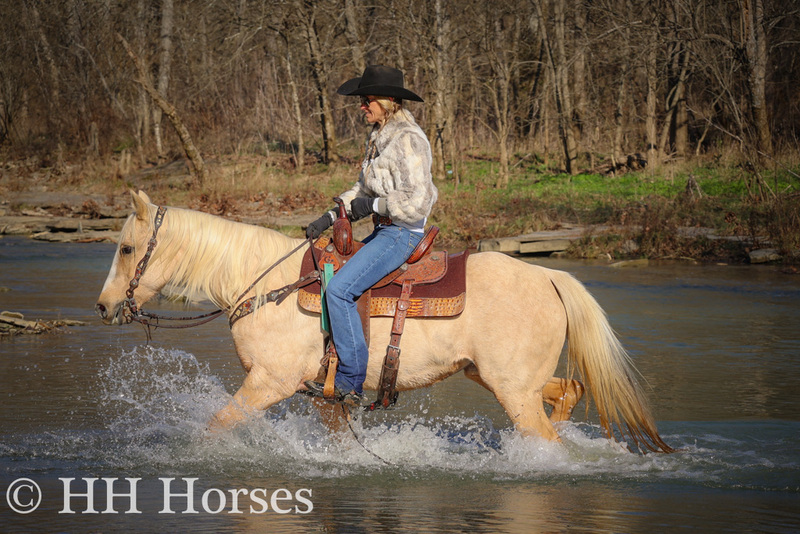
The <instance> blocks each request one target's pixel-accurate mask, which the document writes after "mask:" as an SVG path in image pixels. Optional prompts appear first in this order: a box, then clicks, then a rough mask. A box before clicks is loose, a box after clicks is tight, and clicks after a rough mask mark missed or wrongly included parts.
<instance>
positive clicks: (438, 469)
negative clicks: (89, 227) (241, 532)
mask: <svg viewBox="0 0 800 534" xmlns="http://www.w3.org/2000/svg"><path fill="white" fill-rule="evenodd" d="M97 378H98V384H99V385H98V386H97V388H96V389H97V390H98V391H97V395H98V397H99V398H100V405H101V408H100V410H99V412H100V413H99V415H100V418H101V419H102V428H101V429H99V430H89V431H85V430H84V431H80V430H66V431H64V432H58V433H55V432H48V433H46V434H44V435H31V436H28V438H27V439H25V440H24V442H23V443H22V444H19V445H17V446H16V447H14V449H15V450H14V451H13V452H12V451H11V450H8V449H6V450H4V451H3V452H4V454H9V453H10V454H12V455H16V454H22V455H23V456H28V457H29V458H30V457H35V458H38V459H39V460H40V461H41V460H43V459H45V458H48V457H50V458H51V459H52V460H53V461H55V459H58V460H59V461H62V462H63V461H65V460H66V461H71V462H76V463H78V464H83V465H93V466H97V465H98V464H99V465H104V466H106V467H107V468H113V469H117V470H120V471H124V472H131V471H135V472H136V473H140V474H145V475H146V474H155V473H158V474H159V475H161V474H163V473H165V472H174V473H192V472H208V471H211V472H215V473H218V474H227V475H248V474H250V473H254V472H258V473H270V474H272V475H274V476H285V477H288V476H297V475H299V474H302V475H303V476H304V477H311V478H315V477H319V478H344V477H351V476H377V477H385V476H390V477H398V476H399V477H401V478H404V479H430V478H432V477H433V478H435V477H456V478H458V479H476V480H479V479H488V480H498V481H500V480H521V481H524V480H537V481H540V482H542V481H546V480H564V479H569V480H577V479H586V478H597V477H600V478H601V479H608V480H620V479H622V480H629V481H636V480H639V479H642V480H645V479H647V480H652V479H653V478H654V477H656V478H658V479H661V480H663V481H687V480H688V481H693V482H699V483H702V484H705V485H710V486H712V487H750V488H756V489H758V488H760V489H789V490H790V491H797V489H798V488H797V484H796V480H797V478H795V479H794V480H795V482H794V484H793V483H792V482H791V481H790V480H791V478H792V477H793V476H795V477H796V474H797V472H798V466H797V463H796V461H795V459H796V458H797V457H798V455H797V445H796V444H792V443H788V440H787V443H786V446H787V449H786V450H784V451H783V452H776V453H775V454H774V455H773V456H772V457H770V458H765V457H764V455H763V451H761V450H758V449H757V448H754V446H753V445H754V444H753V443H748V442H747V441H746V440H744V439H742V438H739V437H736V434H735V433H734V435H733V436H731V435H729V432H730V430H731V428H730V426H729V425H723V426H721V427H719V428H716V429H712V432H709V429H708V425H696V426H695V427H693V428H690V429H688V430H687V429H686V428H684V429H679V430H678V432H677V433H674V434H666V435H665V438H666V439H667V440H668V442H670V443H674V444H676V445H677V446H678V447H679V448H680V449H681V450H680V451H679V452H678V453H676V454H673V455H663V454H648V455H638V454H631V453H630V452H629V451H628V450H627V449H626V448H625V446H624V444H618V443H616V442H614V441H612V440H609V439H607V438H605V437H604V436H603V435H602V431H601V430H600V428H599V427H598V426H597V425H593V424H589V423H575V422H566V423H561V424H560V425H559V429H558V430H559V434H560V436H561V438H562V440H563V442H562V443H561V444H559V443H550V442H546V441H543V440H539V439H532V438H525V437H522V436H520V435H519V434H518V433H516V432H515V431H513V429H511V428H510V427H507V428H498V427H497V426H496V424H495V423H493V421H492V420H491V419H490V418H488V417H485V416H481V415H477V414H476V415H472V416H468V415H463V414H456V415H444V416H439V417H429V416H427V415H426V412H428V411H429V408H430V407H431V403H433V402H434V400H433V399H431V395H430V393H429V392H426V391H421V392H414V393H408V394H404V398H403V399H401V402H404V403H408V404H409V405H411V406H412V408H411V409H410V410H407V411H406V413H405V414H403V413H391V412H386V413H381V414H375V413H370V412H362V413H354V417H353V431H354V432H355V433H356V434H357V436H358V438H359V440H360V441H361V442H362V443H363V444H364V446H365V447H366V448H367V449H368V450H369V451H371V452H372V453H374V454H376V455H378V456H379V457H380V458H383V459H384V460H386V462H388V464H389V465H386V464H384V463H382V462H381V461H379V460H377V459H376V458H375V457H374V456H372V455H371V454H369V453H368V452H367V451H365V450H364V449H363V448H362V447H361V446H360V445H359V444H358V443H357V442H356V440H355V439H353V436H352V435H351V434H349V431H347V432H344V433H340V434H331V433H329V432H328V430H327V429H326V427H325V426H324V425H323V424H322V422H321V420H320V418H319V416H318V414H317V413H316V410H315V409H314V407H313V405H312V403H310V402H308V400H307V398H306V397H303V396H300V395H297V396H295V397H293V398H291V399H287V400H286V401H283V402H282V403H280V404H278V405H277V406H274V407H273V408H271V409H270V410H268V411H267V412H266V413H265V414H264V416H263V417H257V418H254V419H252V420H250V421H248V422H247V423H246V424H243V425H240V426H239V427H237V428H235V429H234V430H232V431H230V432H224V433H221V434H219V435H210V434H209V433H208V432H207V430H206V423H207V421H208V420H209V419H210V418H211V417H212V415H213V414H214V413H215V412H216V411H217V410H219V409H220V408H222V407H223V406H225V404H226V403H227V402H228V401H229V400H230V397H231V396H230V394H229V393H228V392H227V391H226V389H225V387H224V384H223V381H222V380H221V379H220V378H219V377H217V376H215V375H214V374H213V373H212V372H211V371H210V370H209V367H208V366H207V365H205V364H203V363H200V362H198V360H197V358H195V356H194V355H192V354H190V353H187V352H184V351H181V350H176V349H164V348H158V347H134V348H133V349H131V350H128V351H123V352H122V353H121V354H120V355H119V356H117V357H115V358H113V359H111V360H109V362H108V363H107V365H105V366H104V367H103V368H101V369H100V371H99V372H98V377H97ZM775 425H777V426H776V428H775V429H774V430H775V432H777V433H779V434H781V433H783V432H784V429H782V428H781V425H780V424H778V423H775ZM669 426H670V425H667V427H669ZM718 426H719V425H718ZM18 447H19V448H21V450H19V449H17V448H18ZM25 449H27V450H25ZM46 465H49V464H48V462H46V461H45V462H44V463H43V465H42V467H46ZM765 470H767V471H769V472H771V473H776V472H781V471H783V472H784V473H785V476H783V477H780V476H776V477H773V480H771V481H767V480H764V477H763V476H761V475H759V473H763V472H764V471H765ZM776 484H777V486H779V487H776Z"/></svg>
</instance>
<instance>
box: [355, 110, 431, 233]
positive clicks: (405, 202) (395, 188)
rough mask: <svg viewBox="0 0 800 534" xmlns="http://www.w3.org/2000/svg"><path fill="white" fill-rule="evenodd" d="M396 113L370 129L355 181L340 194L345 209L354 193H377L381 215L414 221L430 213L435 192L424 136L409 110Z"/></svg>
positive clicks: (407, 221) (397, 219) (363, 195)
mask: <svg viewBox="0 0 800 534" xmlns="http://www.w3.org/2000/svg"><path fill="white" fill-rule="evenodd" d="M400 113H403V114H404V115H405V117H394V118H392V119H390V120H389V121H388V122H387V123H386V124H385V125H384V126H383V128H377V127H376V128H374V129H373V130H372V132H370V136H369V141H368V143H367V157H366V158H365V160H364V163H363V164H362V170H361V175H360V176H359V178H358V182H356V184H355V185H354V186H353V187H352V189H350V190H349V191H347V192H345V193H344V194H342V195H341V198H342V200H343V201H344V202H345V206H347V208H348V211H349V209H350V201H351V200H353V199H354V198H356V197H379V198H380V199H382V200H381V201H380V202H379V206H380V208H379V211H380V212H382V213H381V215H386V216H389V217H391V218H392V219H394V220H396V221H401V222H403V223H406V224H414V223H419V222H421V221H423V220H424V219H425V218H426V217H428V216H429V215H430V213H431V208H432V207H433V204H434V203H435V202H436V199H437V198H438V195H439V192H438V190H437V189H436V186H435V185H434V184H433V178H432V176H431V165H432V163H433V156H432V155H431V145H430V143H429V142H428V138H427V137H426V136H425V133H424V132H423V131H422V129H421V128H420V127H419V125H417V123H416V121H414V117H413V116H412V115H411V113H409V112H408V111H406V110H403V111H401V112H400ZM384 206H385V209H384Z"/></svg>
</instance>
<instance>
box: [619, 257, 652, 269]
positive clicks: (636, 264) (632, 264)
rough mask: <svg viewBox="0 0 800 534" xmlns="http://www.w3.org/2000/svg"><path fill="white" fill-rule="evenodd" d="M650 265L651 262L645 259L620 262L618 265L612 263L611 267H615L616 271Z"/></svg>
mask: <svg viewBox="0 0 800 534" xmlns="http://www.w3.org/2000/svg"><path fill="white" fill-rule="evenodd" d="M648 265H650V260H648V259H647V258H643V259H640V260H625V261H618V262H616V263H612V264H611V265H609V267H614V268H615V269H619V268H622V267H647V266H648Z"/></svg>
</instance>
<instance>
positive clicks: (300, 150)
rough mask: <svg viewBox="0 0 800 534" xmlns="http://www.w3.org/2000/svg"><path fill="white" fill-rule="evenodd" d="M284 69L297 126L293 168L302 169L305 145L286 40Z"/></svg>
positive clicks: (300, 112) (288, 46)
mask: <svg viewBox="0 0 800 534" xmlns="http://www.w3.org/2000/svg"><path fill="white" fill-rule="evenodd" d="M284 61H285V64H284V67H285V68H286V76H287V78H288V80H289V89H290V90H291V94H292V108H293V109H294V119H295V123H296V125H297V153H296V154H295V157H294V158H295V167H296V168H298V169H302V168H303V165H304V159H305V153H306V143H305V137H304V136H303V113H302V111H301V109H300V96H299V95H298V94H297V83H296V82H295V80H294V73H293V71H292V62H293V61H294V60H293V59H292V47H291V45H290V44H289V42H288V40H287V42H286V57H285V59H284Z"/></svg>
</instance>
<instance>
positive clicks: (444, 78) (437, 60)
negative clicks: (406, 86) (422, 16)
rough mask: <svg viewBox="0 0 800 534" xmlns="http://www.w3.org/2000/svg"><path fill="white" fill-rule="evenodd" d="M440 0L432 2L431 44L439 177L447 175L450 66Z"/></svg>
mask: <svg viewBox="0 0 800 534" xmlns="http://www.w3.org/2000/svg"><path fill="white" fill-rule="evenodd" d="M442 3H443V0H435V2H434V9H433V12H434V17H435V22H434V25H435V26H434V38H435V42H434V46H433V70H434V73H433V74H434V78H433V86H434V95H433V130H434V135H433V138H432V139H431V141H432V145H433V146H432V148H433V175H434V176H435V177H437V178H439V179H442V180H443V179H444V178H445V177H446V171H445V168H446V163H447V162H446V155H445V152H446V150H445V142H446V140H447V139H449V138H450V132H451V130H452V126H451V125H450V124H448V120H447V118H448V112H447V105H448V102H449V98H450V95H449V85H450V83H449V82H450V81H451V74H452V72H451V70H450V69H451V66H450V61H449V56H448V53H449V50H450V46H449V32H450V20H449V17H448V16H447V14H446V13H445V10H444V6H443V5H442Z"/></svg>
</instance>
